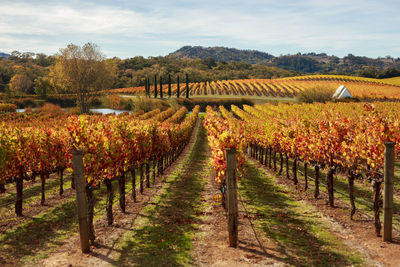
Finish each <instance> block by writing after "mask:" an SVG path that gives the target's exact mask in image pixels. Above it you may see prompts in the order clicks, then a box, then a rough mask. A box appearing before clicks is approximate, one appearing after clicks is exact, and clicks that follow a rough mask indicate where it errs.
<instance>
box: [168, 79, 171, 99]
mask: <svg viewBox="0 0 400 267" xmlns="http://www.w3.org/2000/svg"><path fill="white" fill-rule="evenodd" d="M168 97H169V98H171V74H168Z"/></svg>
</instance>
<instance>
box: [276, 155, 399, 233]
mask: <svg viewBox="0 0 400 267" xmlns="http://www.w3.org/2000/svg"><path fill="white" fill-rule="evenodd" d="M292 163H293V161H292V160H289V169H290V175H291V177H292V174H293V172H292V170H291V168H292ZM279 164H280V161H279V157H278V156H277V167H278V170H279ZM283 166H284V170H283V171H282V175H283V176H285V177H286V168H285V166H286V165H285V164H283ZM298 170H300V171H301V172H304V165H303V164H300V165H299V168H298ZM307 170H308V176H309V177H311V178H313V179H314V178H315V172H314V168H313V167H312V166H310V165H308V168H307ZM396 175H399V173H398V172H395V187H396V177H398V176H396ZM298 179H304V176H303V175H298ZM397 181H398V180H397ZM319 183H320V186H319V190H320V192H325V193H327V189H326V187H325V185H326V170H321V171H320V179H319ZM308 184H309V185H308V186H309V189H308V190H311V191H313V190H314V187H315V183H314V181H313V180H311V179H308ZM348 188H349V186H348V181H347V177H345V176H343V175H341V174H338V175H335V176H334V189H335V190H338V191H340V192H341V193H344V195H343V194H339V193H337V192H335V194H334V196H335V199H339V200H341V201H343V202H344V203H346V204H347V205H349V206H350V198H349V196H348V190H349V189H348ZM382 192H383V184H382ZM354 195H355V200H354V202H355V205H356V208H357V210H358V211H361V212H363V213H364V214H367V215H368V216H370V217H371V219H372V218H373V216H374V211H373V204H372V203H373V190H372V186H371V184H370V183H368V182H367V181H362V180H357V179H356V180H355V183H354ZM366 202H368V203H366ZM393 207H394V211H395V212H394V214H393V227H394V228H395V229H400V214H399V211H400V199H399V198H398V197H396V196H394V199H393ZM348 212H349V216H350V207H349V210H348ZM380 216H381V221H383V209H382V208H381V213H380ZM371 224H372V222H371Z"/></svg>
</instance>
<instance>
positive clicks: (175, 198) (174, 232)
mask: <svg viewBox="0 0 400 267" xmlns="http://www.w3.org/2000/svg"><path fill="white" fill-rule="evenodd" d="M206 142H207V140H206V134H205V130H204V128H202V127H199V130H198V132H197V135H196V142H195V144H194V146H193V147H192V149H191V150H190V151H189V156H188V157H187V158H186V159H185V160H184V161H183V162H182V163H181V164H180V165H179V166H178V168H177V170H176V171H175V172H174V173H172V174H171V175H170V176H169V177H168V178H167V185H166V186H165V187H164V188H163V189H162V190H161V191H160V192H159V194H158V195H157V197H156V198H155V200H154V205H152V206H149V207H147V208H146V209H145V210H144V211H143V212H142V217H140V218H138V221H137V222H136V223H135V227H134V228H133V229H131V230H129V231H127V232H126V234H125V235H124V237H123V238H122V241H121V243H120V245H119V247H120V248H121V250H122V252H121V255H120V257H119V259H118V260H117V261H116V263H115V266H131V265H135V266H136V265H137V266H186V265H193V258H192V256H191V251H192V238H193V235H194V232H195V230H196V221H197V220H198V218H197V216H196V214H198V210H199V209H200V207H201V203H200V194H201V192H202V191H203V188H204V184H205V182H206V181H207V176H208V175H209V172H208V168H207V157H206V150H205V146H206Z"/></svg>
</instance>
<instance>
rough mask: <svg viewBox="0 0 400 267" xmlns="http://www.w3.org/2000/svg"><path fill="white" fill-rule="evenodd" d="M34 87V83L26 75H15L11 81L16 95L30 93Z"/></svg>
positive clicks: (11, 86) (12, 89) (11, 87)
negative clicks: (17, 93)
mask: <svg viewBox="0 0 400 267" xmlns="http://www.w3.org/2000/svg"><path fill="white" fill-rule="evenodd" d="M32 86H33V82H32V80H31V79H30V78H29V77H28V76H27V75H26V74H19V73H18V74H15V75H14V76H13V77H12V78H11V81H10V89H11V91H13V92H15V93H16V92H21V93H30V91H31V89H32Z"/></svg>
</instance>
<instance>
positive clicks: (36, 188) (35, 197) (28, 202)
mask: <svg viewBox="0 0 400 267" xmlns="http://www.w3.org/2000/svg"><path fill="white" fill-rule="evenodd" d="M37 181H39V182H38V183H37V184H35V185H33V186H31V187H29V188H27V189H24V194H23V197H24V204H23V207H24V208H25V209H27V208H29V207H31V206H32V205H34V203H35V202H36V203H40V199H41V197H42V195H41V192H42V189H41V183H40V179H38V180H37ZM70 181H71V175H64V191H65V190H67V189H69V188H70V187H71V183H70ZM24 182H25V183H26V181H24ZM59 186H60V179H59V177H58V175H57V176H56V178H53V179H49V180H48V181H47V182H46V186H45V190H46V197H48V196H49V195H52V194H58V192H59ZM7 189H8V188H7ZM10 190H12V191H10V192H8V193H7V195H6V196H4V197H2V198H0V215H3V214H4V213H6V212H7V210H8V209H7V208H6V207H1V206H3V205H5V204H7V203H11V204H10V205H7V207H9V208H10V207H11V208H13V207H14V201H15V199H16V197H17V194H16V192H15V187H14V188H10Z"/></svg>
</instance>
